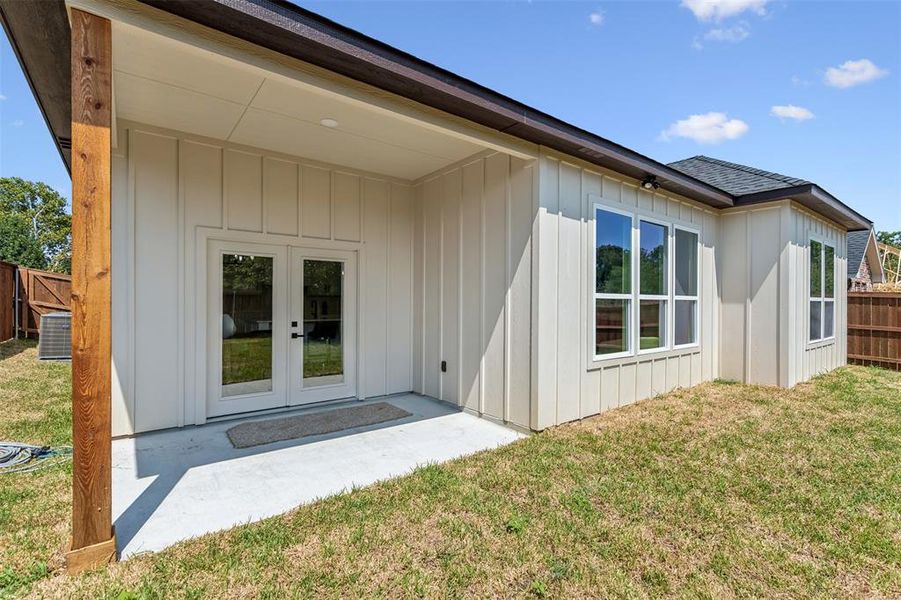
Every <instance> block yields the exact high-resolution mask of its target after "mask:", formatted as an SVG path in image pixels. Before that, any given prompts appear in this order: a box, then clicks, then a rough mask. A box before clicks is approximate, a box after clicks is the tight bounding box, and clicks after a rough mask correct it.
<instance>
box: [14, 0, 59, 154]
mask: <svg viewBox="0 0 901 600" xmlns="http://www.w3.org/2000/svg"><path fill="white" fill-rule="evenodd" d="M0 22H2V24H3V30H4V31H5V32H6V37H7V39H8V40H9V42H10V44H11V45H12V48H13V52H14V53H15V55H16V58H17V59H18V61H19V64H20V65H21V67H22V72H23V73H24V74H25V79H26V81H27V82H28V86H29V87H30V88H31V93H32V94H34V98H35V100H36V101H37V104H38V108H39V109H40V111H41V115H42V116H43V117H44V121H45V122H46V123H47V128H48V129H49V130H50V134H51V135H52V136H53V142H54V144H55V145H56V148H57V150H58V151H59V154H60V157H61V158H62V159H63V164H65V166H66V170H70V171H71V160H72V157H71V147H72V141H71V139H72V133H71V128H72V105H71V93H72V87H71V83H70V82H71V70H70V69H71V66H70V64H69V62H70V60H69V56H70V47H69V37H70V33H69V18H68V15H67V13H66V7H65V4H63V2H62V1H59V2H56V1H45V2H22V1H21V0H0Z"/></svg>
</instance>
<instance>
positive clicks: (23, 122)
mask: <svg viewBox="0 0 901 600" xmlns="http://www.w3.org/2000/svg"><path fill="white" fill-rule="evenodd" d="M24 124H25V121H23V120H22V119H16V120H15V121H13V122H12V123H10V125H12V126H13V127H21V126H22V125H24Z"/></svg>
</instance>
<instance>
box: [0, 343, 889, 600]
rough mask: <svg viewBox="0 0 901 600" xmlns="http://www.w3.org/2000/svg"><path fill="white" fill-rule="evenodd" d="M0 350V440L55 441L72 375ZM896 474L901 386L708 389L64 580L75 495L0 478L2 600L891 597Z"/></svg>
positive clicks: (52, 476) (869, 373) (33, 478)
mask: <svg viewBox="0 0 901 600" xmlns="http://www.w3.org/2000/svg"><path fill="white" fill-rule="evenodd" d="M0 348H2V350H0V356H2V357H3V359H2V360H0V393H2V403H3V406H4V407H9V408H6V410H4V412H2V413H0V438H6V439H8V438H18V439H25V440H30V441H36V442H44V441H53V442H55V443H64V442H66V441H67V427H68V413H67V399H66V392H67V386H68V373H67V369H66V367H65V366H63V365H53V364H50V365H48V364H39V363H36V362H35V361H34V350H33V349H32V348H30V347H29V348H26V349H25V351H24V352H19V350H20V347H19V346H16V345H12V346H10V345H5V346H0ZM899 455H901V374H899V373H892V372H889V371H883V370H879V369H875V368H863V367H849V368H844V369H840V370H838V371H836V372H833V373H831V374H828V375H825V376H822V377H819V378H817V379H815V380H814V381H813V382H811V383H807V384H802V385H799V386H797V387H796V388H794V389H792V390H779V389H774V388H766V387H753V386H743V385H738V384H731V383H729V382H713V383H708V384H705V385H702V386H699V387H696V388H692V389H689V390H679V391H676V392H673V393H671V394H668V395H665V396H661V397H658V398H654V399H651V400H648V401H645V402H639V403H637V404H635V405H632V406H630V407H626V408H623V409H619V410H615V411H612V412H609V413H606V414H604V415H602V416H600V417H595V418H591V419H587V420H585V421H582V422H580V423H575V424H571V425H566V426H562V427H558V428H555V429H552V430H549V431H546V432H544V433H541V434H537V435H533V436H530V437H529V438H527V439H524V440H521V441H519V442H517V443H515V444H512V445H510V446H506V447H504V448H499V449H496V450H492V451H487V452H482V453H480V454H477V455H474V456H471V457H468V458H464V459H461V460H456V461H453V462H450V463H448V464H445V465H441V466H435V465H433V466H427V467H423V468H421V469H419V470H417V471H416V472H414V473H413V474H411V475H409V476H407V477H402V478H398V479H394V480H391V481H387V482H383V483H380V484H377V485H374V486H371V487H368V488H365V489H360V490H355V491H353V492H351V493H348V494H344V495H341V496H337V497H333V498H329V499H326V500H323V501H320V502H317V503H315V504H313V505H309V506H305V507H301V508H299V509H297V510H295V511H293V512H291V513H288V514H286V515H283V516H280V517H276V518H272V519H267V520H265V521H263V522H260V523H255V524H249V525H245V526H241V527H238V528H235V529H233V530H230V531H227V532H222V533H218V534H212V535H207V536H204V537H201V538H198V539H196V540H191V541H187V542H184V543H181V544H179V545H177V546H174V547H172V548H170V549H168V550H166V551H163V552H160V553H157V554H152V555H146V556H141V557H137V558H134V559H131V560H129V561H126V562H124V563H121V564H117V565H113V566H111V567H109V568H105V569H99V570H97V571H95V572H92V573H87V574H83V575H81V576H78V577H69V576H67V575H65V574H63V573H62V572H61V571H60V569H59V567H60V565H61V556H62V553H61V552H62V549H63V546H64V545H65V543H66V538H67V536H68V526H67V522H68V504H67V503H68V486H69V485H70V483H69V471H68V469H67V468H65V467H57V468H55V469H54V470H52V471H49V472H45V473H41V474H35V475H22V476H12V477H10V476H0V494H2V496H0V497H2V500H3V502H2V504H0V507H2V508H0V510H2V512H0V561H3V565H4V566H3V567H2V570H0V572H2V573H3V575H2V578H0V589H5V593H7V594H15V595H27V594H30V595H33V596H35V597H53V598H57V597H66V598H71V597H76V598H77V597H83V598H168V597H175V598H221V597H229V598H251V597H253V598H256V597H268V598H283V597H358V596H364V597H392V598H395V597H435V596H452V597H456V596H467V597H486V596H489V597H497V596H503V597H509V596H532V597H544V596H547V597H599V596H601V597H603V596H618V597H649V596H667V595H670V596H672V595H678V596H689V597H707V598H720V597H736V596H738V597H773V596H781V597H810V596H818V597H824V598H828V597H895V598H897V597H899V596H901V493H899V492H901V466H899V460H898V457H899ZM298 485H303V482H298ZM3 593H4V592H0V595H3Z"/></svg>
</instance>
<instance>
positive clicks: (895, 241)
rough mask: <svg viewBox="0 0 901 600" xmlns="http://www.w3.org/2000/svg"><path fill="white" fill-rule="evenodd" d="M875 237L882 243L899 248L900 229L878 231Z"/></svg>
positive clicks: (900, 244) (900, 242)
mask: <svg viewBox="0 0 901 600" xmlns="http://www.w3.org/2000/svg"><path fill="white" fill-rule="evenodd" d="M876 239H877V240H879V242H880V243H882V244H887V245H889V246H894V247H895V248H901V231H880V232H879V233H877V234H876Z"/></svg>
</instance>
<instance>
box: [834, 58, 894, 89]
mask: <svg viewBox="0 0 901 600" xmlns="http://www.w3.org/2000/svg"><path fill="white" fill-rule="evenodd" d="M886 75H888V71H887V70H886V69H880V68H879V67H877V66H876V65H874V64H873V62H872V61H870V60H869V59H867V58H862V59H860V60H849V61H845V62H844V63H842V64H841V65H839V66H837V67H829V68H828V69H826V84H827V85H831V86H832V87H837V88H849V87H854V86H855V85H860V84H862V83H867V82H869V81H873V80H875V79H879V78H880V77H885V76H886Z"/></svg>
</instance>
